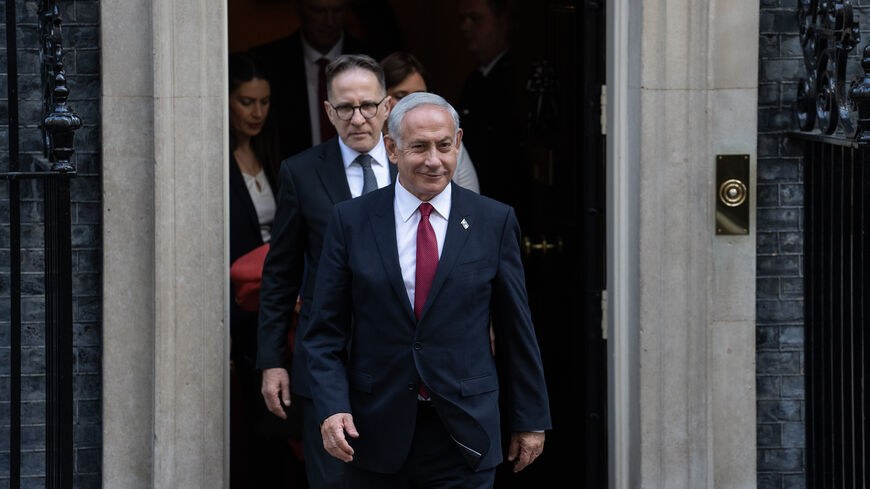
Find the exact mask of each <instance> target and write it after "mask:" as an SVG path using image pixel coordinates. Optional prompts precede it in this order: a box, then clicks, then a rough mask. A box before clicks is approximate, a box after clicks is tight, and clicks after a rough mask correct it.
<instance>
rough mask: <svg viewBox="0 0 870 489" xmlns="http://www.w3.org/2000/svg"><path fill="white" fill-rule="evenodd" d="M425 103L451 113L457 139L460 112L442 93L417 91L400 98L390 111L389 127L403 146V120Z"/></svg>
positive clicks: (398, 142) (394, 138)
mask: <svg viewBox="0 0 870 489" xmlns="http://www.w3.org/2000/svg"><path fill="white" fill-rule="evenodd" d="M423 105H433V106H435V107H440V108H442V109H444V110H446V111H447V112H449V113H450V115H451V116H452V117H453V128H454V133H453V140H454V141H456V134H458V133H459V114H458V113H457V112H456V109H454V108H453V106H452V105H450V103H448V102H447V101H446V100H444V98H443V97H441V96H440V95H435V94H434V93H429V92H415V93H412V94H410V95H407V96H405V97H403V98H402V100H399V103H397V104H396V106H395V107H393V110H391V111H390V118H389V120H388V121H387V127H388V128H389V133H390V136H392V138H393V140H395V141H396V145H397V146H399V147H401V146H402V121H403V120H405V115H406V114H407V113H408V112H411V111H412V110H414V109H416V108H417V107H420V106H423Z"/></svg>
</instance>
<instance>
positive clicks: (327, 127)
mask: <svg viewBox="0 0 870 489" xmlns="http://www.w3.org/2000/svg"><path fill="white" fill-rule="evenodd" d="M328 64H329V60H328V59H326V58H320V59H318V60H317V65H318V66H320V69H319V70H318V72H317V113H318V114H320V142H323V141H326V140H328V139H330V138H332V137H333V136H335V127H333V126H332V123H331V122H329V116H328V115H327V114H326V110H325V109H324V108H323V107H322V105H323V101H324V100H326V99H327V95H326V65H328Z"/></svg>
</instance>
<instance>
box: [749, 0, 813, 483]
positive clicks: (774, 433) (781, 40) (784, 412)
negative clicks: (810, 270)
mask: <svg viewBox="0 0 870 489" xmlns="http://www.w3.org/2000/svg"><path fill="white" fill-rule="evenodd" d="M795 5H796V2H794V1H789V0H762V1H761V25H760V31H761V32H760V43H759V58H760V59H759V90H758V106H759V107H758V188H757V191H758V193H757V199H758V213H757V218H758V222H757V230H758V235H757V247H758V248H757V283H756V286H757V288H756V293H757V298H758V299H757V304H756V314H757V340H756V349H757V353H756V371H757V392H758V420H757V421H758V438H757V442H758V488H759V489H796V488H803V487H805V479H806V475H805V454H804V447H805V435H804V426H805V425H804V375H803V358H804V355H803V348H804V328H803V319H804V311H803V303H804V302H803V271H802V268H803V235H802V229H803V170H802V166H801V159H800V155H801V147H800V145H799V144H796V143H792V142H790V141H789V140H788V139H786V137H785V133H786V131H789V130H794V129H796V128H797V122H796V120H795V118H794V113H793V102H792V101H793V100H794V99H795V94H796V90H797V80H798V78H800V77H802V76H805V75H804V73H803V59H802V57H801V51H800V44H799V42H798V35H797V20H796V16H795Z"/></svg>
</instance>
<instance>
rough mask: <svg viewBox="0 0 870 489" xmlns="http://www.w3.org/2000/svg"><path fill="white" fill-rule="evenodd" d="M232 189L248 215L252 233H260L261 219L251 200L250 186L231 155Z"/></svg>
mask: <svg viewBox="0 0 870 489" xmlns="http://www.w3.org/2000/svg"><path fill="white" fill-rule="evenodd" d="M230 189H232V191H233V192H235V193H236V194H237V195H238V197H239V199H240V202H241V203H242V205H243V206H244V207H245V211H246V212H247V214H248V223H247V224H248V225H249V226H251V231H253V230H255V229H256V231H257V232H259V231H260V218H259V217H258V216H257V208H256V207H254V201H253V200H251V193H250V192H249V191H248V185H247V184H246V183H245V177H244V176H242V171H241V170H240V169H239V165H238V163H236V159H235V157H233V156H232V155H230Z"/></svg>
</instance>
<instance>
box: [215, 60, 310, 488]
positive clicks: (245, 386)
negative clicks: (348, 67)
mask: <svg viewBox="0 0 870 489" xmlns="http://www.w3.org/2000/svg"><path fill="white" fill-rule="evenodd" d="M229 91H230V94H229V122H230V131H229V132H230V166H229V172H230V175H229V177H230V263H235V262H236V260H238V259H239V258H241V257H243V256H245V255H247V254H248V253H250V252H252V251H254V250H255V249H257V248H260V247H261V246H263V245H264V244H265V243H268V242H269V239H270V237H271V228H272V220H273V218H274V216H275V208H276V202H275V196H276V195H277V194H278V187H277V185H276V182H277V168H278V161H277V155H278V151H277V138H276V137H275V132H274V131H275V124H274V122H273V116H272V114H271V113H270V110H269V106H270V101H271V96H272V92H271V86H270V84H269V79H268V77H267V75H266V70H265V68H264V67H263V66H262V65H261V64H260V63H259V62H258V60H257V59H255V58H254V57H253V56H252V55H250V54H248V53H234V54H231V55H230V56H229ZM249 256H251V255H249ZM240 297H241V294H239V290H237V287H236V286H235V284H234V286H233V290H232V296H231V299H232V300H231V302H230V340H231V343H230V345H231V347H230V358H231V360H232V370H233V377H234V380H235V382H233V383H232V384H231V397H232V399H233V401H234V402H233V405H234V407H237V408H238V409H235V408H232V409H231V412H230V414H231V420H232V421H231V424H232V425H233V426H234V431H235V433H233V434H234V437H233V446H232V449H231V462H230V464H231V472H232V473H233V474H232V484H231V485H232V487H233V488H234V489H238V488H247V487H251V488H253V487H257V488H260V487H264V488H271V487H275V488H286V487H292V485H291V483H290V469H291V468H292V467H293V466H294V465H296V466H299V465H300V464H299V462H298V461H296V463H295V464H294V463H293V461H294V457H293V454H292V452H291V450H290V447H289V445H288V443H287V437H286V435H282V433H285V432H286V431H287V430H285V429H282V427H281V426H280V425H281V423H283V421H282V420H281V419H279V418H278V417H276V416H273V415H272V414H270V413H269V412H268V410H267V409H266V406H265V404H264V403H263V397H262V396H261V395H260V376H259V373H258V371H257V369H256V367H255V361H256V358H257V311H256V306H253V307H252V306H250V305H247V304H245V301H239V299H240ZM240 302H241V303H242V304H245V306H244V307H243V306H242V305H241V304H240ZM254 303H255V304H256V301H255V302H254Z"/></svg>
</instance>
